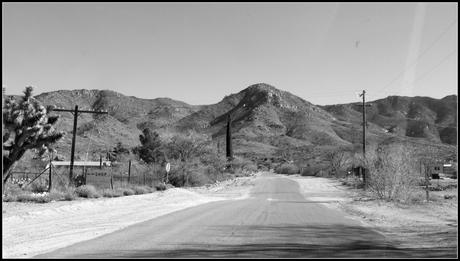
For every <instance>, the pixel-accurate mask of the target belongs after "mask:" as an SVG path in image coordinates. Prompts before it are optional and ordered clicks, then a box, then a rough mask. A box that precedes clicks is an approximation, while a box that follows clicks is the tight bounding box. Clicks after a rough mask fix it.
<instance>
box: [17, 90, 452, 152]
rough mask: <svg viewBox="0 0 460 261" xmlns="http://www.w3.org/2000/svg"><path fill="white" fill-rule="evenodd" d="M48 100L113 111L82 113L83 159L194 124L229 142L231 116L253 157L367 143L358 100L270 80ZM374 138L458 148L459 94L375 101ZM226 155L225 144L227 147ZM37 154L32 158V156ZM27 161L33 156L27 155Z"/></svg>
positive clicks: (56, 95) (66, 141)
mask: <svg viewBox="0 0 460 261" xmlns="http://www.w3.org/2000/svg"><path fill="white" fill-rule="evenodd" d="M35 98H36V99H38V100H39V101H41V102H42V103H43V104H44V105H55V106H58V107H64V108H67V109H73V108H74V106H75V105H78V106H79V108H80V109H83V110H108V115H93V114H81V116H80V117H79V118H78V129H77V143H76V159H77V160H79V159H88V160H94V159H98V157H99V155H101V154H104V153H105V152H106V151H107V150H110V149H111V148H113V147H114V146H115V145H116V143H117V142H121V143H122V144H123V145H124V146H125V147H128V148H132V147H134V146H137V145H139V144H140V142H139V134H141V131H142V130H143V129H144V128H146V127H149V128H152V129H153V130H155V131H158V132H159V133H160V136H163V137H168V136H169V137H170V136H171V135H177V134H185V133H188V132H189V131H191V130H194V131H196V132H198V133H200V134H205V135H207V136H208V137H210V138H212V140H213V142H214V143H215V145H216V146H220V147H221V148H223V147H224V146H225V130H226V125H227V116H228V115H230V116H231V118H232V130H233V132H232V133H233V142H234V151H235V153H236V154H240V155H242V156H248V157H251V158H254V157H255V158H257V157H265V158H266V157H271V156H273V155H277V154H279V153H280V152H281V153H283V152H285V151H288V150H291V149H294V150H296V149H298V152H299V153H300V152H301V151H309V152H308V153H310V154H312V155H313V153H320V152H321V151H323V149H328V150H331V149H332V150H333V149H334V148H335V147H337V146H348V147H355V148H359V147H360V146H361V144H362V123H361V121H362V114H361V111H362V108H361V106H359V103H351V104H337V105H328V106H317V105H314V104H312V103H310V102H308V101H306V100H304V99H302V98H300V97H298V96H295V95H294V94H291V93H289V92H286V91H282V90H279V89H277V88H275V87H273V86H271V85H269V84H265V83H259V84H254V85H251V86H249V87H247V88H246V89H244V90H242V91H240V92H238V93H234V94H230V95H228V96H225V97H224V98H223V99H222V100H221V101H220V102H218V103H216V104H211V105H200V106H196V105H189V104H187V103H184V102H181V101H176V100H172V99H169V98H157V99H141V98H136V97H133V96H125V95H123V94H120V93H117V92H114V91H109V90H72V91H67V90H61V91H54V92H47V93H42V94H39V95H37V96H35ZM369 103H371V104H372V106H371V107H368V108H367V119H368V125H367V131H366V134H367V135H366V137H367V143H368V144H377V143H382V142H385V143H389V142H390V143H391V142H404V143H408V142H409V143H411V142H413V143H414V144H419V146H420V144H422V146H426V145H433V146H438V147H439V146H441V147H446V148H449V149H448V150H453V149H455V147H454V146H452V145H456V143H457V96H456V95H451V96H447V97H445V98H443V99H433V98H429V97H400V96H390V97H387V98H385V99H381V100H376V101H371V102H369ZM53 113H59V114H60V115H61V118H60V120H59V121H58V123H57V124H56V128H58V129H60V130H64V131H66V132H67V135H66V136H65V137H64V138H63V139H61V140H60V141H59V142H58V143H57V144H56V145H55V147H56V149H57V150H58V153H59V154H60V155H62V157H63V158H65V159H69V155H70V146H71V138H72V135H71V133H72V125H73V116H72V114H71V113H69V112H53ZM221 152H222V154H223V153H224V150H223V149H222V150H221ZM30 157H31V156H30V155H29V156H28V159H30ZM26 160H27V159H26Z"/></svg>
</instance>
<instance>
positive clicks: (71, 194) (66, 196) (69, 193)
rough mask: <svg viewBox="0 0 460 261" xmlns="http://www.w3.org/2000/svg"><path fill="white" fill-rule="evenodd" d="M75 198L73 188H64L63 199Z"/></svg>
mask: <svg viewBox="0 0 460 261" xmlns="http://www.w3.org/2000/svg"><path fill="white" fill-rule="evenodd" d="M76 198H77V194H76V193H75V188H72V187H69V188H66V190H65V191H64V197H63V200H67V201H71V200H74V199H76Z"/></svg>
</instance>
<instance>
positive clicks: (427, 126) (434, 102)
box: [323, 95, 457, 145]
mask: <svg viewBox="0 0 460 261" xmlns="http://www.w3.org/2000/svg"><path fill="white" fill-rule="evenodd" d="M369 103H370V104H372V106H370V107H367V109H366V112H367V120H368V121H369V122H371V123H373V124H376V125H377V126H379V127H381V128H384V129H385V130H386V132H388V133H394V134H397V135H399V136H405V137H414V138H423V139H424V140H427V141H431V142H435V143H445V144H450V145H456V144H457V95H450V96H446V97H444V98H442V99H434V98H430V97H418V96H417V97H401V96H389V97H387V98H385V99H380V100H376V101H372V102H369ZM323 108H324V109H325V110H326V111H328V112H329V113H331V114H332V115H334V116H335V117H337V118H338V119H341V120H344V121H349V122H359V121H360V120H361V118H362V114H361V111H362V108H361V106H358V104H356V103H353V104H340V105H329V106H323Z"/></svg>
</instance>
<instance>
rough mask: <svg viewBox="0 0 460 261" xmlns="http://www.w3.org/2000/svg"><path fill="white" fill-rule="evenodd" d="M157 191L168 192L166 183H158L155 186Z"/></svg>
mask: <svg viewBox="0 0 460 261" xmlns="http://www.w3.org/2000/svg"><path fill="white" fill-rule="evenodd" d="M155 189H156V190H158V191H163V190H166V185H165V184H164V183H158V184H156V185H155Z"/></svg>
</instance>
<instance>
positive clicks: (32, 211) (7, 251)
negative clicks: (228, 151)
mask: <svg viewBox="0 0 460 261" xmlns="http://www.w3.org/2000/svg"><path fill="white" fill-rule="evenodd" d="M255 178H257V175H255V176H252V177H242V178H237V179H235V180H229V181H224V182H220V183H217V184H213V185H210V186H205V187H200V188H188V189H184V188H173V189H168V190H166V191H162V192H155V193H150V194H144V195H133V196H126V197H119V198H99V199H79V200H76V201H58V202H50V203H47V204H36V203H19V202H3V203H2V212H3V213H2V225H3V232H2V257H3V258H18V257H24V258H30V257H32V256H35V255H38V254H41V253H46V252H49V251H52V250H55V249H58V248H61V247H65V246H68V245H71V244H74V243H77V242H80V241H84V240H89V239H91V238H95V237H98V236H100V235H103V234H107V233H111V232H113V231H116V230H119V229H122V228H125V227H127V226H130V225H132V224H135V223H139V222H142V221H146V220H149V219H152V218H155V217H158V216H162V215H166V214H168V213H171V212H174V211H177V210H181V209H185V208H189V207H193V206H197V205H200V204H204V203H208V202H212V201H218V200H229V199H230V200H231V199H242V198H245V197H247V196H248V195H249V190H250V188H251V187H252V184H253V183H252V182H251V180H253V179H255Z"/></svg>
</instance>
